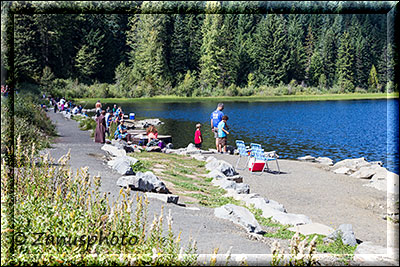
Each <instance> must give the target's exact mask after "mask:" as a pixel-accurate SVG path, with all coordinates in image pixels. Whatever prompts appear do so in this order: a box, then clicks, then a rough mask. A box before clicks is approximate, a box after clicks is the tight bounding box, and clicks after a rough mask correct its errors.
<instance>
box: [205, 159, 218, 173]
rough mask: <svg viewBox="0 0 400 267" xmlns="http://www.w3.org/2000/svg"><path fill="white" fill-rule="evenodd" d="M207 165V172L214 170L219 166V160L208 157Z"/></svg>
mask: <svg viewBox="0 0 400 267" xmlns="http://www.w3.org/2000/svg"><path fill="white" fill-rule="evenodd" d="M206 162H207V164H206V166H205V167H206V169H207V170H209V171H212V170H215V169H217V168H218V166H219V160H217V159H216V158H214V157H208V158H207V160H206Z"/></svg>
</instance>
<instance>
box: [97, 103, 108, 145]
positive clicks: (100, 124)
mask: <svg viewBox="0 0 400 267" xmlns="http://www.w3.org/2000/svg"><path fill="white" fill-rule="evenodd" d="M105 115H106V111H105V110H103V111H101V113H100V116H98V117H97V118H96V123H97V126H96V132H95V135H94V141H95V142H96V143H102V144H104V143H105V142H106V119H105Z"/></svg>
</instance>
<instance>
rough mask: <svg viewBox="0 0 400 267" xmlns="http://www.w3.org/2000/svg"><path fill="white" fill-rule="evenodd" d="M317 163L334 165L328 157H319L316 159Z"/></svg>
mask: <svg viewBox="0 0 400 267" xmlns="http://www.w3.org/2000/svg"><path fill="white" fill-rule="evenodd" d="M315 161H316V162H318V163H319V164H322V165H326V166H332V165H333V160H331V159H330V158H327V157H318V158H316V159H315Z"/></svg>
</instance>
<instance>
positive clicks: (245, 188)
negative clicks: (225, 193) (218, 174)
mask: <svg viewBox="0 0 400 267" xmlns="http://www.w3.org/2000/svg"><path fill="white" fill-rule="evenodd" d="M211 183H212V184H213V185H215V186H219V187H221V188H223V189H226V190H228V189H233V190H234V191H235V192H236V193H237V194H248V193H249V192H250V186H249V185H248V184H243V183H235V182H234V181H230V180H228V179H224V178H221V179H217V178H214V179H213V180H212V181H211Z"/></svg>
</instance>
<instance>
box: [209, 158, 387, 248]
mask: <svg viewBox="0 0 400 267" xmlns="http://www.w3.org/2000/svg"><path fill="white" fill-rule="evenodd" d="M278 153H279V151H278ZM215 157H216V158H218V159H223V160H225V161H227V162H229V163H231V164H232V165H233V166H235V164H236V160H237V156H233V155H220V154H218V155H215ZM241 163H242V164H240V165H239V167H242V166H244V164H245V160H242V161H241ZM269 166H270V168H271V170H277V167H276V164H275V162H271V163H269ZM279 166H280V169H281V171H282V173H281V174H277V173H276V174H274V173H267V172H266V173H263V174H262V175H255V174H252V173H250V172H249V171H248V170H242V171H240V170H239V171H238V172H239V174H240V175H242V176H243V182H244V183H247V184H249V185H250V193H258V194H260V195H262V196H264V197H266V198H268V199H272V200H275V201H278V202H279V203H281V204H283V205H284V206H285V208H286V210H287V212H288V213H299V214H304V215H307V216H308V217H310V218H311V220H312V221H313V222H317V223H322V224H325V225H327V226H330V227H332V228H334V229H336V228H337V227H338V226H339V225H340V224H344V223H350V224H352V226H353V230H354V233H355V236H356V238H357V239H359V240H361V241H370V242H372V243H374V244H376V245H380V246H384V247H386V244H387V243H386V242H387V222H386V221H385V220H384V219H383V218H382V216H383V214H384V212H385V211H386V192H382V191H379V190H377V189H374V188H371V187H366V186H362V185H363V184H365V183H368V181H367V180H360V179H356V178H352V177H349V176H346V175H342V174H335V173H333V172H330V171H327V170H324V169H323V168H321V167H320V166H321V165H319V164H317V163H309V162H300V161H294V160H279Z"/></svg>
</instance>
